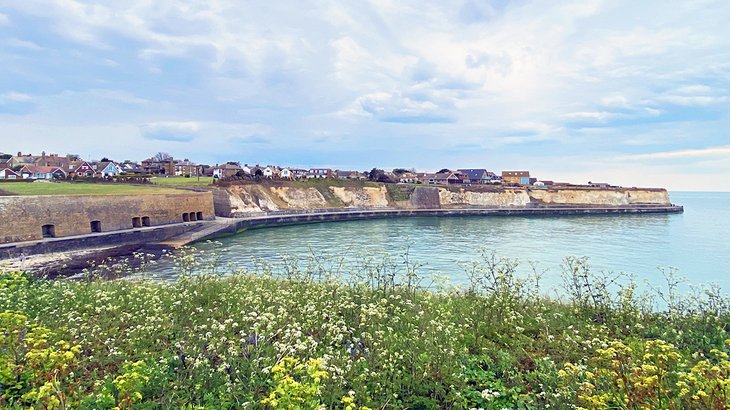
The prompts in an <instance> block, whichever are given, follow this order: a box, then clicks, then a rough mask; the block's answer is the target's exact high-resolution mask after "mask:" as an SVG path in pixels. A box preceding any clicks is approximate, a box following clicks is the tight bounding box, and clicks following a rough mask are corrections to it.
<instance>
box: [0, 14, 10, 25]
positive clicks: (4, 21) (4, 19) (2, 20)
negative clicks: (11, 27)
mask: <svg viewBox="0 0 730 410" xmlns="http://www.w3.org/2000/svg"><path fill="white" fill-rule="evenodd" d="M9 23H10V18H9V17H8V15H7V14H3V13H0V26H6V25H8V24H9Z"/></svg>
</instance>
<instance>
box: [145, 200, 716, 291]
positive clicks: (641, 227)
mask: <svg viewBox="0 0 730 410" xmlns="http://www.w3.org/2000/svg"><path fill="white" fill-rule="evenodd" d="M670 197H671V199H672V202H673V203H676V204H679V205H684V207H685V212H684V213H683V214H670V215H662V214H656V215H618V216H617V215H613V216H560V217H461V218H401V219H386V220H370V221H351V222H334V223H320V224H310V225H298V226H286V227H278V228H265V229H255V230H249V231H246V232H243V233H242V234H239V235H236V236H232V237H227V238H223V239H221V240H219V242H221V243H222V246H221V247H219V249H220V252H221V255H220V262H221V263H223V264H226V263H230V264H231V265H235V266H239V267H247V268H251V269H252V268H253V267H254V266H256V265H260V264H261V263H262V262H264V263H266V264H268V265H270V267H271V268H272V269H273V270H274V271H275V272H277V271H278V272H281V271H283V270H284V266H285V265H287V264H291V261H292V260H297V261H299V262H300V265H306V264H310V265H311V264H312V263H316V264H322V265H324V266H326V267H328V268H331V269H335V270H337V269H338V268H339V267H340V266H343V268H341V269H339V270H341V271H347V270H348V269H353V268H354V267H355V266H357V265H358V264H361V263H362V262H363V260H364V259H368V258H370V260H371V261H376V260H383V259H384V258H389V259H390V260H392V261H393V262H394V263H400V262H401V261H402V258H403V255H404V254H405V253H406V249H407V254H408V258H409V259H410V260H411V261H415V262H418V263H421V264H422V265H423V266H421V268H420V269H419V271H420V272H422V273H424V274H426V273H429V274H430V273H440V274H443V275H445V276H448V277H449V279H450V281H451V282H452V283H455V284H459V283H464V282H465V281H466V276H465V273H464V269H463V266H464V265H465V264H469V263H470V262H471V261H473V260H475V259H478V257H479V254H480V252H481V251H486V252H491V251H494V252H496V253H497V255H499V256H503V257H508V258H515V259H519V260H520V261H521V265H520V270H521V271H522V272H525V273H526V272H528V271H529V264H528V262H529V261H533V262H536V263H537V264H538V267H539V268H540V270H546V269H547V271H546V273H545V275H544V277H543V282H544V283H545V284H547V285H549V286H555V285H557V284H558V283H560V281H561V279H560V272H561V262H562V260H563V259H564V258H565V257H566V256H578V257H587V258H588V260H589V263H590V265H591V267H592V269H593V270H594V271H611V272H625V273H627V274H629V275H633V276H634V278H635V279H636V280H637V282H639V283H640V284H643V285H644V286H648V285H651V286H654V285H659V284H661V283H663V275H662V272H661V270H660V269H659V268H662V267H663V268H667V267H673V268H676V269H677V270H678V271H679V274H680V275H681V276H683V277H686V278H687V279H688V280H689V282H691V283H694V284H710V283H715V284H718V285H720V286H721V287H722V288H723V289H724V290H725V293H727V291H728V290H729V289H730V241H728V232H730V193H683V192H675V193H671V194H670ZM196 247H197V248H198V249H201V250H210V248H211V247H212V246H211V245H210V244H205V243H203V244H198V245H196ZM285 259H286V260H288V261H289V262H288V263H284V260H285ZM257 261H258V262H257ZM155 271H156V272H157V273H159V274H161V275H174V273H173V271H172V268H171V266H170V264H168V263H164V262H162V263H159V264H158V265H157V267H156V268H155ZM647 284H648V285H647Z"/></svg>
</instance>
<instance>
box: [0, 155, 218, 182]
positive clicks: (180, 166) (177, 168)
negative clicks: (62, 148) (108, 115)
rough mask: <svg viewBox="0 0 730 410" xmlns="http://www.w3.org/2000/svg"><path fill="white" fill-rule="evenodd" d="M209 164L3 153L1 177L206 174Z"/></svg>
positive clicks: (186, 160) (183, 161)
mask: <svg viewBox="0 0 730 410" xmlns="http://www.w3.org/2000/svg"><path fill="white" fill-rule="evenodd" d="M209 168H210V166H206V165H198V164H195V163H193V162H191V161H189V160H188V159H185V160H175V159H173V158H162V159H160V158H149V159H146V160H144V161H142V162H141V163H137V162H133V161H123V162H117V161H112V160H109V159H107V158H103V159H102V160H100V161H85V160H82V159H80V158H79V157H78V156H76V155H65V156H61V155H58V154H48V155H47V154H46V153H45V152H42V153H41V155H32V154H23V153H22V152H18V153H17V154H16V155H9V154H0V179H65V178H110V177H116V176H118V175H144V176H153V175H175V176H183V175H185V176H198V175H204V174H205V171H206V170H207V169H209Z"/></svg>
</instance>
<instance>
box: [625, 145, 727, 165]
mask: <svg viewBox="0 0 730 410" xmlns="http://www.w3.org/2000/svg"><path fill="white" fill-rule="evenodd" d="M705 157H727V158H728V159H730V145H727V146H719V147H707V148H700V149H685V150H677V151H662V152H650V153H646V154H635V155H627V156H624V157H621V159H622V160H632V161H633V160H666V159H685V158H705Z"/></svg>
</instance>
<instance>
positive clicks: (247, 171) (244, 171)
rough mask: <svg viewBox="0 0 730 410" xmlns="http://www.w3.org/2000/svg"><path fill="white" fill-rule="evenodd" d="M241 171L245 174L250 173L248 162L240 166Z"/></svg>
mask: <svg viewBox="0 0 730 410" xmlns="http://www.w3.org/2000/svg"><path fill="white" fill-rule="evenodd" d="M241 171H243V173H244V174H246V175H251V167H249V166H248V164H245V165H244V166H242V167H241Z"/></svg>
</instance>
